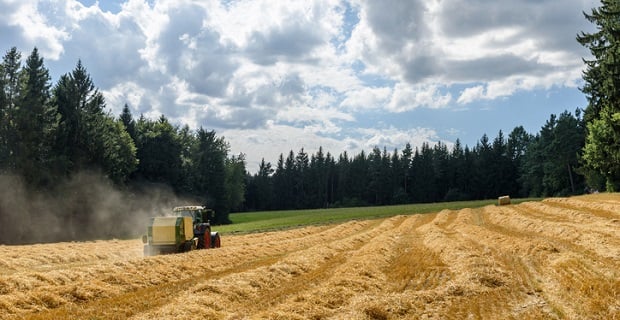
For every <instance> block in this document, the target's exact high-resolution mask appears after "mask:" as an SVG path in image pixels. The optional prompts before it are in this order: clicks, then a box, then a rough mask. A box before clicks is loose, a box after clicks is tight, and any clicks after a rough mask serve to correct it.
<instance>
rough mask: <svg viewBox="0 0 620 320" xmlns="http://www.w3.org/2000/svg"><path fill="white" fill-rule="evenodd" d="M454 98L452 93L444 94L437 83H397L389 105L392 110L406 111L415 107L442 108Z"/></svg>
mask: <svg viewBox="0 0 620 320" xmlns="http://www.w3.org/2000/svg"><path fill="white" fill-rule="evenodd" d="M451 100H452V95H451V94H450V93H446V94H443V93H441V91H440V90H439V88H438V87H437V86H436V85H432V84H431V85H414V86H412V85H410V86H407V85H404V84H402V83H398V84H396V86H395V87H394V92H393V94H392V97H391V99H390V102H389V103H388V105H387V110H389V111H391V112H404V111H408V110H413V109H415V108H420V107H427V108H442V107H445V106H447V105H448V103H450V101H451Z"/></svg>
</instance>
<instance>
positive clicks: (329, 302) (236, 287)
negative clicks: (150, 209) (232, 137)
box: [0, 194, 620, 319]
mask: <svg viewBox="0 0 620 320" xmlns="http://www.w3.org/2000/svg"><path fill="white" fill-rule="evenodd" d="M619 208H620V195H618V194H611V195H592V196H586V197H575V198H555V199H548V200H545V201H543V202H528V203H522V204H518V205H507V206H487V207H484V208H480V209H463V210H457V211H451V210H444V211H441V212H438V213H435V214H425V215H411V216H396V217H392V218H388V219H380V220H367V221H351V222H347V223H343V224H338V225H329V226H316V227H307V228H300V229H291V230H286V231H278V232H268V233H257V234H247V235H236V236H225V237H223V238H222V239H223V246H222V248H220V249H217V250H201V251H194V252H189V253H184V254H176V255H168V256H157V257H149V258H143V257H142V256H141V244H140V242H139V241H138V240H131V241H99V242H92V243H63V244H50V245H35V246H18V247H8V246H4V247H0V261H1V264H0V267H2V269H1V270H2V271H1V273H0V318H3V319H4V318H26V319H28V318H30V319H59V318H67V319H194V318H204V319H325V318H329V319H467V318H474V319H478V318H483V319H488V318H493V319H564V318H568V319H582V318H588V319H614V318H616V319H617V318H620V271H619V270H620V223H619V222H618V219H619V218H620V217H618V215H620V213H618V212H620V211H618V209H619Z"/></svg>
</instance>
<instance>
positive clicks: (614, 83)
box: [577, 0, 620, 191]
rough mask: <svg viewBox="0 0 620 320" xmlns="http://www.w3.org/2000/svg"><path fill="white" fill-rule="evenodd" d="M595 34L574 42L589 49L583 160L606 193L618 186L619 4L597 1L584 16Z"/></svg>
mask: <svg viewBox="0 0 620 320" xmlns="http://www.w3.org/2000/svg"><path fill="white" fill-rule="evenodd" d="M584 16H585V18H586V19H587V20H588V21H589V22H591V23H593V24H595V25H596V32H593V33H586V32H581V33H580V34H579V35H578V36H577V41H578V42H579V43H580V44H581V45H583V46H584V47H586V48H588V49H589V50H590V53H591V54H592V60H587V59H584V62H585V64H586V70H585V71H584V73H583V79H584V81H585V84H584V86H583V88H582V91H583V92H584V93H585V94H586V96H587V98H588V106H587V108H586V110H585V114H584V119H585V122H586V125H587V137H586V143H585V147H584V149H583V150H584V155H583V160H584V163H585V165H586V166H587V167H589V168H591V169H594V170H597V171H599V172H600V173H601V174H602V175H604V176H605V178H606V180H607V191H615V190H617V189H618V187H619V186H620V2H618V1H616V0H601V6H600V7H598V8H594V9H592V11H591V13H589V14H588V13H584Z"/></svg>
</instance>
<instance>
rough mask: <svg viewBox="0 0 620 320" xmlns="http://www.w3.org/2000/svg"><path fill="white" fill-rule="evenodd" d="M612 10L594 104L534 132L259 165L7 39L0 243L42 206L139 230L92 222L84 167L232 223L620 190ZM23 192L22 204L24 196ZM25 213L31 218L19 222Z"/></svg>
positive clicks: (597, 36) (76, 221)
mask: <svg viewBox="0 0 620 320" xmlns="http://www.w3.org/2000/svg"><path fill="white" fill-rule="evenodd" d="M614 8H615V7H614V4H613V3H607V1H603V6H602V7H601V8H598V9H593V11H592V13H590V14H585V17H586V19H588V20H589V21H590V22H592V23H595V24H596V25H597V26H599V28H598V31H597V32H595V33H591V34H590V33H584V32H582V33H580V34H579V35H578V36H577V41H578V42H579V43H580V44H582V45H583V46H585V47H586V48H588V49H589V50H590V52H591V53H592V60H584V62H585V70H584V72H583V79H584V83H585V84H584V86H583V87H582V88H581V90H582V91H583V92H584V94H585V95H586V97H587V99H588V105H587V106H586V107H585V108H583V109H580V108H578V109H577V110H575V111H574V112H569V111H565V112H563V113H561V114H559V115H550V117H549V119H548V120H547V121H546V123H545V124H544V125H543V126H542V127H541V129H540V131H539V132H536V133H529V132H526V130H525V129H524V128H523V127H522V126H517V127H515V128H514V129H512V131H510V132H509V133H508V134H507V135H506V134H505V133H504V132H503V131H499V132H498V133H497V134H496V135H495V137H493V138H491V137H489V136H487V134H484V135H482V137H481V138H480V139H479V141H478V142H477V143H476V145H474V146H468V145H462V144H461V142H460V141H459V140H456V142H455V143H454V144H450V145H448V144H446V143H444V142H437V143H436V144H435V145H431V144H428V143H425V144H423V145H421V146H416V147H413V146H411V145H410V144H406V145H405V146H402V149H401V150H398V149H393V150H388V149H387V148H386V147H385V146H375V147H374V148H373V149H372V150H368V151H362V152H360V153H358V154H348V153H347V152H346V151H341V150H323V148H318V151H316V152H315V153H313V154H309V153H307V152H306V151H305V149H304V146H299V149H297V151H293V150H290V151H289V152H288V153H282V154H281V155H280V157H279V158H278V159H263V161H262V162H261V163H260V166H259V168H258V170H257V171H255V169H256V168H247V167H246V162H245V158H244V154H238V155H233V154H230V147H229V144H228V143H227V142H226V140H225V139H224V138H223V137H218V136H217V134H216V132H215V131H214V130H208V129H205V128H202V127H200V128H197V129H190V128H189V127H188V126H187V125H184V124H173V123H171V122H170V121H169V120H168V119H167V118H166V116H165V115H162V116H160V117H159V118H158V119H147V118H146V117H144V116H143V115H140V116H139V117H137V118H135V117H134V115H132V114H131V112H130V107H129V106H128V105H125V106H124V107H123V109H122V113H121V114H119V115H113V114H111V113H110V111H109V108H108V106H107V105H106V101H105V99H104V97H103V94H102V93H101V92H100V91H99V90H98V89H97V87H96V86H95V83H94V81H93V79H91V77H90V75H89V73H88V71H87V69H86V67H85V66H84V65H82V63H81V61H77V64H76V66H75V68H74V69H73V70H72V71H70V72H68V73H66V74H64V75H62V76H61V77H60V79H59V80H58V81H57V82H56V83H55V84H52V83H51V77H50V75H49V71H48V69H47V68H46V67H45V64H44V59H43V57H41V56H40V55H39V52H38V50H37V48H34V49H33V50H32V52H31V53H30V54H29V55H28V57H27V58H26V59H25V61H22V53H21V52H19V51H18V50H17V48H16V47H13V48H11V49H10V50H8V51H7V52H6V53H5V55H4V56H3V58H2V62H1V64H0V176H1V177H2V181H0V184H1V187H2V189H3V191H4V192H3V194H2V195H0V196H1V197H2V198H1V201H0V229H1V230H0V231H2V232H0V234H2V235H3V236H2V237H4V239H3V238H1V237H0V243H1V242H3V241H7V239H13V238H14V237H13V236H14V235H15V234H18V235H21V237H22V238H23V234H24V233H28V230H29V229H28V228H27V227H24V225H27V224H29V223H31V222H32V221H33V219H39V220H40V219H42V218H44V217H45V216H48V218H50V217H53V218H54V219H53V220H54V221H57V222H58V221H60V222H62V223H65V224H67V225H68V226H69V227H68V228H63V229H69V230H71V232H69V233H68V234H67V235H65V237H66V238H93V237H102V236H111V235H112V236H115V235H122V234H127V233H131V232H133V231H131V230H129V229H126V228H116V229H114V228H112V229H109V230H98V231H96V232H95V231H93V230H89V228H87V227H88V226H91V225H93V223H94V222H97V221H100V220H101V218H100V216H99V215H97V214H96V213H95V211H97V210H94V209H93V207H92V206H94V205H92V206H91V207H89V206H88V202H89V201H90V200H89V195H88V193H87V192H88V190H90V192H91V193H97V192H96V191H94V190H99V189H97V188H95V187H93V186H92V185H89V184H88V183H86V184H80V181H82V182H84V181H88V179H84V178H83V177H84V175H85V173H88V174H87V175H91V176H95V177H97V178H95V179H94V180H93V179H91V181H98V183H103V184H104V185H106V186H107V187H106V188H104V189H101V190H108V191H103V192H99V193H111V191H110V190H114V192H118V195H117V198H118V199H120V200H118V199H117V202H131V201H135V200H136V199H142V198H141V197H143V195H144V194H148V193H152V190H153V188H163V189H165V190H169V191H170V193H172V194H174V195H175V196H176V197H179V198H182V199H191V201H194V202H198V203H205V204H208V205H209V206H210V207H212V208H214V209H215V210H216V213H217V214H216V218H215V221H214V223H216V224H225V223H229V222H230V220H229V218H228V217H229V214H230V212H236V211H255V210H284V209H305V208H328V207H345V206H369V205H390V204H403V203H422V202H440V201H454V200H476V199H489V198H495V197H497V196H500V195H511V196H513V197H544V196H562V195H572V194H579V193H584V192H591V191H597V190H600V191H603V190H606V191H617V190H618V186H619V185H620V65H619V64H618V63H617V62H616V61H619V60H618V59H617V55H618V54H619V53H618V52H620V50H618V47H619V46H620V40H618V39H616V37H615V36H614V35H615V34H617V32H616V29H615V28H616V27H615V26H614V25H613V24H609V23H606V21H610V20H614V19H617V16H618V15H619V14H620V13H619V12H620V10H615V9H614ZM614 21H615V20H614ZM115 107H118V106H115ZM332 152H338V154H337V155H336V153H332ZM271 161H274V162H271ZM250 172H256V173H250ZM80 179H81V180H80ZM76 181H77V182H76ZM69 186H73V187H75V188H73V189H72V188H69ZM11 192H12V193H11ZM19 192H21V193H23V194H26V195H45V196H37V198H38V199H39V200H41V199H42V200H41V201H40V202H50V203H46V204H45V205H39V206H35V207H32V205H31V204H28V203H29V201H30V200H29V199H30V198H32V196H23V195H19V196H18V194H19ZM20 197H21V198H23V199H22V200H23V201H22V202H21V203H20V202H19V201H17V200H16V199H17V198H20ZM49 199H54V201H55V200H56V199H77V200H75V201H73V202H74V203H77V205H71V206H64V207H63V208H62V210H60V212H59V211H58V210H56V211H54V210H51V209H49V208H50V207H53V206H54V202H53V201H50V200H49ZM102 201H103V200H102ZM24 203H26V204H24ZM97 205H99V204H97ZM151 205H153V204H151ZM33 208H35V209H36V210H35V209H33ZM42 208H45V209H42ZM85 208H90V209H89V210H85ZM130 208H131V206H130ZM108 209H109V211H110V210H111V211H115V213H114V214H112V215H109V216H111V217H113V218H111V219H119V218H120V219H122V217H123V215H127V212H126V211H127V210H133V209H127V207H124V208H123V209H119V208H115V209H110V207H108ZM32 211H36V213H32ZM21 216H27V217H28V218H27V219H22V220H19V222H18V223H17V224H18V225H21V227H18V228H15V223H14V221H15V219H16V217H21ZM108 218H109V217H108ZM50 221H51V220H50ZM84 226H86V228H85V227H84ZM85 230H88V231H85ZM51 233H52V231H50V234H51ZM40 238H42V239H47V238H46V237H43V236H41V237H40ZM39 240H41V239H39ZM21 241H23V239H22V240H21Z"/></svg>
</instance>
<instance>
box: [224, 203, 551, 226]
mask: <svg viewBox="0 0 620 320" xmlns="http://www.w3.org/2000/svg"><path fill="white" fill-rule="evenodd" d="M538 200H540V199H538V198H535V199H534V198H528V199H513V200H512V203H513V204H515V203H520V202H525V201H538ZM496 203H497V200H478V201H456V202H440V203H421V204H406V205H394V206H381V207H355V208H334V209H312V210H287V211H260V212H244V213H231V214H230V220H231V221H232V222H233V223H232V224H229V225H222V226H214V227H213V230H214V231H219V232H221V233H250V232H262V231H273V230H281V229H289V228H297V227H303V226H310V225H322V224H330V223H339V222H344V221H349V220H355V219H378V218H387V217H392V216H396V215H411V214H424V213H434V212H439V211H441V210H444V209H449V210H459V209H464V208H479V207H484V206H487V205H495V204H496Z"/></svg>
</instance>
